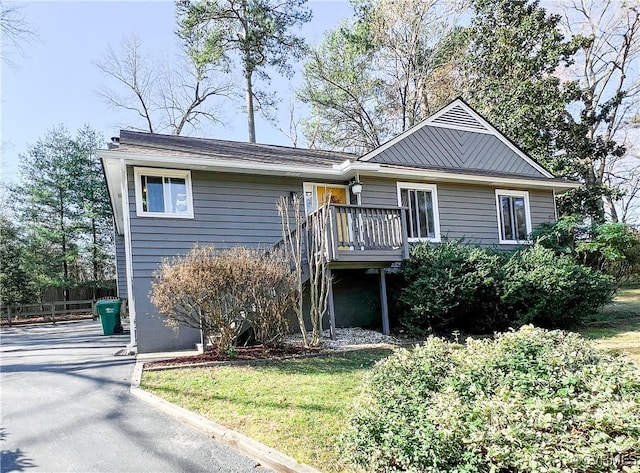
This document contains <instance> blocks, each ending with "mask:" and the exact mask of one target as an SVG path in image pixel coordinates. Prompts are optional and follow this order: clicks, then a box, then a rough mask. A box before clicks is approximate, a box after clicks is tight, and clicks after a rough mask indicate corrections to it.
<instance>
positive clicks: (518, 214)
mask: <svg viewBox="0 0 640 473" xmlns="http://www.w3.org/2000/svg"><path fill="white" fill-rule="evenodd" d="M496 205H497V208H498V231H499V233H500V243H515V244H517V243H528V238H529V234H530V233H531V214H530V211H529V193H528V192H526V191H513V190H501V189H497V190H496Z"/></svg>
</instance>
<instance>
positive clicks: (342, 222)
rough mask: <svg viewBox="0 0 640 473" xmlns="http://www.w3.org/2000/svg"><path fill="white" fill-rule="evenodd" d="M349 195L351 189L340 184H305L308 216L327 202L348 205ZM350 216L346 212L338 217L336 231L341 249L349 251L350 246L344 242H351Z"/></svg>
mask: <svg viewBox="0 0 640 473" xmlns="http://www.w3.org/2000/svg"><path fill="white" fill-rule="evenodd" d="M348 195H349V188H348V187H347V186H342V185H339V184H319V183H318V184H316V183H307V182H305V183H304V203H305V210H306V213H307V215H309V214H311V213H312V212H314V211H316V210H317V209H318V208H319V207H320V206H322V205H324V203H325V202H329V203H330V204H347V203H348V201H347V198H348ZM350 220H351V219H350V215H347V213H345V212H340V213H338V215H337V216H336V222H335V223H336V227H337V228H336V230H337V234H338V242H342V243H343V244H342V245H340V246H339V248H340V249H347V248H349V246H350V245H345V244H344V242H350V241H351V238H350V237H351V231H350V225H349V223H350Z"/></svg>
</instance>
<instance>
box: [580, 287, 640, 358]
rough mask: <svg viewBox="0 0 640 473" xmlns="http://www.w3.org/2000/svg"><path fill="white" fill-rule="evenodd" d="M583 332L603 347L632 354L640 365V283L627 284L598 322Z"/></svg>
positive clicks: (586, 336) (602, 313) (582, 331)
mask: <svg viewBox="0 0 640 473" xmlns="http://www.w3.org/2000/svg"><path fill="white" fill-rule="evenodd" d="M580 333H581V334H582V335H583V336H584V337H585V338H589V339H592V340H594V341H595V342H596V343H597V344H598V346H600V347H602V348H607V349H610V350H615V351H620V352H625V353H628V354H629V357H630V358H631V359H632V360H634V361H635V362H636V363H637V364H638V365H640V284H633V285H629V286H625V287H623V288H622V289H621V290H620V291H619V292H618V295H617V296H616V298H615V300H614V301H613V303H611V304H609V305H608V306H606V307H605V308H604V309H602V312H601V314H600V315H599V317H598V318H597V321H596V322H594V323H592V324H590V325H589V326H588V327H587V328H585V329H584V330H581V331H580Z"/></svg>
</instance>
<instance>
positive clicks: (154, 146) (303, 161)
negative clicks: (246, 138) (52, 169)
mask: <svg viewBox="0 0 640 473" xmlns="http://www.w3.org/2000/svg"><path fill="white" fill-rule="evenodd" d="M119 149H120V150H122V151H138V152H145V151H146V152H150V153H151V152H152V153H154V154H164V155H171V156H180V155H187V156H193V155H197V156H205V157H212V158H225V159H233V160H239V161H248V162H259V163H271V164H292V165H298V166H304V165H329V166H330V165H332V164H339V163H342V162H344V161H345V160H347V159H350V160H352V161H355V160H356V159H357V158H358V156H357V155H354V154H350V153H341V152H337V151H321V150H315V149H305V148H289V147H286V146H276V145H265V144H258V143H245V142H240V141H226V140H215V139H209V138H192V137H185V136H175V135H159V134H155V133H141V132H136V131H127V130H121V131H120V148H119Z"/></svg>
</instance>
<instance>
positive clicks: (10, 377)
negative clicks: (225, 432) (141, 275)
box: [0, 321, 266, 473]
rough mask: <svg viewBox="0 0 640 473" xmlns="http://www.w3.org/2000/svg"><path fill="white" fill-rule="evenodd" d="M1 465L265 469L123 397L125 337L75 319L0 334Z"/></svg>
mask: <svg viewBox="0 0 640 473" xmlns="http://www.w3.org/2000/svg"><path fill="white" fill-rule="evenodd" d="M0 337H1V338H0V368H1V374H0V390H1V393H0V417H1V422H0V450H1V459H0V471H1V472H2V473H5V472H7V473H8V472H13V471H25V472H29V471H33V472H36V471H46V472H51V473H56V472H135V473H140V472H204V471H206V472H230V473H231V472H252V473H254V472H264V471H266V470H264V469H262V468H260V467H257V466H256V462H255V461H254V460H251V459H249V458H247V457H244V456H242V455H240V454H239V453H237V452H235V451H234V450H232V449H230V448H229V447H227V446H225V445H222V444H220V443H218V442H216V441H214V440H213V439H211V438H209V437H208V436H207V435H205V434H203V433H201V432H200V431H198V430H196V429H194V428H192V427H190V426H188V425H185V424H183V423H181V422H180V421H178V420H175V419H173V418H171V417H168V416H167V415H165V414H164V413H162V412H160V411H158V410H155V409H154V408H152V407H150V406H149V405H147V404H145V403H144V402H142V401H140V400H138V399H136V398H135V397H133V396H131V395H130V394H129V387H130V380H131V375H132V372H133V367H134V364H135V359H134V358H133V357H132V356H114V353H115V352H116V351H118V350H119V349H121V348H123V347H124V346H125V345H126V344H127V343H128V341H129V335H113V336H108V337H105V336H102V331H101V328H100V323H99V322H95V321H82V322H71V323H59V324H57V325H55V326H54V325H37V326H29V327H20V328H9V329H3V330H2V332H1V333H0Z"/></svg>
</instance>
